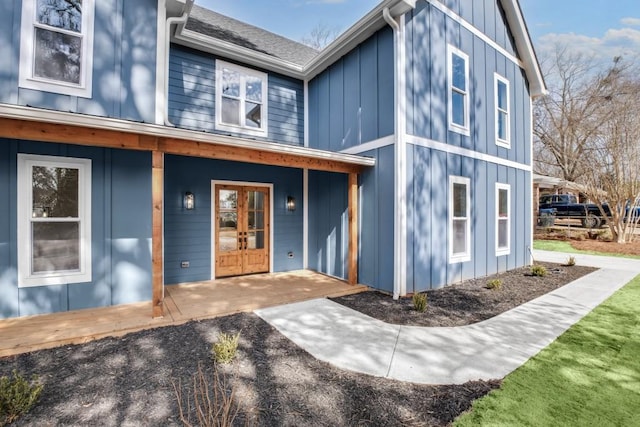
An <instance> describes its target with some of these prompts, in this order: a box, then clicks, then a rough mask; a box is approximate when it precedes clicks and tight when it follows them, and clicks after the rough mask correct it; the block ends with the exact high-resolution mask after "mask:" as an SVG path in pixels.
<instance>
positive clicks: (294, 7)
mask: <svg viewBox="0 0 640 427" xmlns="http://www.w3.org/2000/svg"><path fill="white" fill-rule="evenodd" d="M378 3H379V1H378V0H260V1H256V0H196V4H199V5H201V6H204V7H207V8H209V9H212V10H215V11H217V12H219V13H222V14H224V15H228V16H231V17H234V18H236V19H240V20H242V21H245V22H248V23H250V24H253V25H256V26H258V27H261V28H265V29H267V30H269V31H272V32H275V33H278V34H281V35H283V36H285V37H289V38H291V39H293V40H300V39H301V38H302V37H303V36H305V35H308V34H309V31H310V30H311V29H312V28H314V27H316V26H317V25H319V24H322V25H325V26H328V27H336V28H339V29H341V30H343V31H344V30H346V29H347V28H348V27H349V26H351V25H352V24H354V23H355V22H356V21H357V20H358V19H359V18H361V17H362V16H364V15H365V14H366V13H367V12H368V11H370V10H371V9H372V8H373V7H375V5H376V4H378ZM520 4H521V6H522V9H523V11H524V15H525V19H526V20H527V25H528V27H529V30H530V32H531V36H532V39H533V41H534V45H535V47H536V50H537V51H538V52H539V53H543V51H545V50H546V49H550V48H551V47H552V46H553V45H555V43H556V42H560V43H568V44H570V45H572V46H574V48H575V49H579V50H582V51H584V52H587V53H595V54H596V55H598V56H601V57H603V58H605V57H606V58H610V57H612V56H614V55H619V54H623V55H625V56H629V55H631V54H634V53H635V54H638V53H639V52H640V1H639V0H520Z"/></svg>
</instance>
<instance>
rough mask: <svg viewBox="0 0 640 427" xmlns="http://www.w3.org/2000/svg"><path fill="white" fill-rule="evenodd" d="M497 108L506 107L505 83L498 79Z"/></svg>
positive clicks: (504, 108)
mask: <svg viewBox="0 0 640 427" xmlns="http://www.w3.org/2000/svg"><path fill="white" fill-rule="evenodd" d="M498 108H501V109H503V110H506V109H507V85H506V84H505V83H504V82H501V81H498Z"/></svg>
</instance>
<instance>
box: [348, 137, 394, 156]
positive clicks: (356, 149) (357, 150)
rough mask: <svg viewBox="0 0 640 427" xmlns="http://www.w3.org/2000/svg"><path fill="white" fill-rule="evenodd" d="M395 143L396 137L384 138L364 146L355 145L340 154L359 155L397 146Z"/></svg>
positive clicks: (366, 143)
mask: <svg viewBox="0 0 640 427" xmlns="http://www.w3.org/2000/svg"><path fill="white" fill-rule="evenodd" d="M395 141H396V139H395V135H389V136H383V137H382V138H379V139H374V140H373V141H369V142H365V143H364V144H360V145H355V146H353V147H351V148H347V149H344V150H342V151H340V152H341V153H344V154H352V155H358V154H361V153H366V152H367V151H372V150H377V149H378V148H383V147H388V146H389V145H393V144H395Z"/></svg>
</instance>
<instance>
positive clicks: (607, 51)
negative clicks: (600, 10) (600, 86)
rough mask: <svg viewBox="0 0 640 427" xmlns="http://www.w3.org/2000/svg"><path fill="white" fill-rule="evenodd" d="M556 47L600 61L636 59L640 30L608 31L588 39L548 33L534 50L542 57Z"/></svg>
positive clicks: (639, 48) (573, 35)
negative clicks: (614, 58) (618, 58)
mask: <svg viewBox="0 0 640 427" xmlns="http://www.w3.org/2000/svg"><path fill="white" fill-rule="evenodd" d="M639 21H640V20H639ZM558 45H560V46H567V47H568V48H569V49H570V50H571V51H573V52H576V53H581V54H584V55H586V56H594V57H595V58H597V59H602V60H611V59H612V58H613V57H615V56H622V57H626V58H630V57H634V58H637V57H638V52H640V30H638V29H634V28H620V29H609V30H607V31H606V32H605V33H604V35H603V36H602V37H589V36H585V35H582V34H575V33H561V34H557V33H550V34H546V35H544V36H541V37H540V38H539V41H538V46H536V49H537V50H538V51H539V52H540V54H541V55H543V56H544V55H545V53H549V52H552V51H553V50H554V49H555V47H556V46H558Z"/></svg>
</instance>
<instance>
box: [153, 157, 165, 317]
mask: <svg viewBox="0 0 640 427" xmlns="http://www.w3.org/2000/svg"><path fill="white" fill-rule="evenodd" d="M152 156H153V158H152V172H151V194H152V206H153V214H152V219H151V230H152V237H151V247H152V249H151V288H152V291H151V300H152V304H153V309H152V314H151V315H152V316H153V317H162V316H164V257H163V245H162V221H163V215H162V211H163V209H162V208H163V205H164V203H163V199H164V153H163V152H162V151H154V152H153V155H152Z"/></svg>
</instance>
